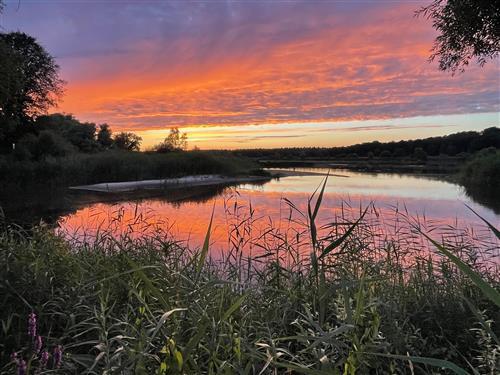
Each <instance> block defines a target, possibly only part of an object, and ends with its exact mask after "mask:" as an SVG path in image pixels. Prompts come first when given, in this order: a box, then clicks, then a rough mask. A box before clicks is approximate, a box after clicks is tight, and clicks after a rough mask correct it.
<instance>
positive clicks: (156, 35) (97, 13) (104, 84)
mask: <svg viewBox="0 0 500 375" xmlns="http://www.w3.org/2000/svg"><path fill="white" fill-rule="evenodd" d="M430 1H431V0H427V1H382V0H380V1H376V0H373V1H369V0H364V1H356V0H353V1H333V0H331V1H314V0H313V1H279V0H277V1H216V0H206V1H136V2H132V1H107V2H104V1H102V2H101V1H27V0H21V1H20V2H19V1H18V0H15V1H9V0H7V7H6V9H5V14H4V15H2V16H1V18H0V26H1V27H2V29H3V30H2V31H14V30H21V31H24V32H26V33H28V34H30V35H33V36H35V37H36V38H37V39H38V41H39V42H40V43H41V44H42V45H43V46H44V47H45V48H46V49H47V50H48V51H49V52H50V53H51V54H52V55H53V56H55V58H56V59H57V62H58V63H59V65H60V67H61V75H62V78H63V79H64V80H66V81H67V82H68V84H67V87H66V93H65V95H64V98H63V101H62V102H61V103H60V106H59V108H57V109H55V110H56V111H59V112H66V113H72V114H74V115H75V116H76V117H77V118H78V119H80V120H85V121H92V122H96V123H104V122H106V123H108V124H110V125H111V127H112V128H113V130H114V131H119V130H126V131H134V132H137V133H138V134H139V135H141V136H142V137H143V138H144V146H145V147H148V146H151V145H152V144H154V143H157V142H158V141H159V140H161V139H162V138H163V137H164V136H165V135H166V134H167V133H168V129H169V127H174V126H177V127H181V128H183V129H184V130H185V131H187V132H188V134H189V141H190V146H195V145H196V146H198V147H200V148H254V147H281V146H338V145H347V144H352V143H358V142H364V141H371V140H382V141H386V140H399V139H409V138H420V137H426V136H432V135H442V134H448V133H453V132H457V131H462V130H481V129H484V128H486V127H490V126H498V125H499V122H500V118H499V117H500V113H499V111H500V75H499V60H498V59H497V60H495V61H492V62H489V63H488V64H487V65H486V66H485V67H484V68H479V67H477V66H471V67H470V68H468V69H467V71H466V72H465V73H463V74H457V75H455V76H453V77H452V76H451V74H450V73H444V72H441V71H439V70H438V69H437V63H429V62H428V57H429V54H430V49H431V47H432V43H433V39H434V37H435V36H436V34H435V31H434V30H433V29H432V27H431V24H430V22H429V21H427V20H425V19H423V18H416V17H415V16H414V12H415V10H417V9H418V8H420V7H422V6H424V5H426V4H428V3H429V2H430Z"/></svg>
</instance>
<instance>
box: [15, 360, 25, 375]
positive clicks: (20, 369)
mask: <svg viewBox="0 0 500 375" xmlns="http://www.w3.org/2000/svg"><path fill="white" fill-rule="evenodd" d="M26 370H27V368H26V361H25V360H24V359H21V360H19V361H18V362H17V375H26Z"/></svg>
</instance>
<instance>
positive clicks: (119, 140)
mask: <svg viewBox="0 0 500 375" xmlns="http://www.w3.org/2000/svg"><path fill="white" fill-rule="evenodd" d="M141 141H142V138H141V137H139V136H138V135H137V134H134V133H128V132H121V133H118V134H116V135H115V137H114V138H113V145H114V146H115V147H116V148H118V149H120V150H126V151H139V149H140V147H141Z"/></svg>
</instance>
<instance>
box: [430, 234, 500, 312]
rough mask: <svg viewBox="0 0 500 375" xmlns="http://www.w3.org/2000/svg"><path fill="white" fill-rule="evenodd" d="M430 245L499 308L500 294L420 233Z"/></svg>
mask: <svg viewBox="0 0 500 375" xmlns="http://www.w3.org/2000/svg"><path fill="white" fill-rule="evenodd" d="M421 233H422V232H421ZM422 234H423V235H424V236H425V237H426V238H427V239H428V240H429V241H430V242H432V244H433V245H434V246H435V247H436V248H437V249H438V250H439V251H440V252H441V253H442V254H444V255H445V256H446V257H447V258H448V259H450V260H451V261H452V262H453V263H454V264H455V265H456V266H457V267H458V268H459V269H460V271H462V272H463V273H465V274H466V275H467V276H469V277H470V278H471V280H472V282H473V283H474V284H476V286H477V287H478V288H479V289H481V291H482V292H483V294H484V295H485V296H486V297H488V298H489V299H490V300H491V301H493V302H494V303H495V304H496V305H497V306H498V307H500V293H498V291H497V290H496V289H495V288H493V287H492V286H491V285H490V284H488V283H487V282H486V281H484V280H483V278H482V277H481V276H479V275H478V274H477V273H476V272H474V271H473V270H472V269H471V268H470V267H469V266H468V265H467V264H466V263H464V262H463V261H462V260H461V259H460V258H459V257H457V256H456V255H454V254H452V253H451V252H450V251H448V250H447V249H446V248H445V247H444V246H443V245H441V244H439V243H437V242H436V241H434V240H433V239H432V238H430V237H429V236H428V235H427V234H425V233H422Z"/></svg>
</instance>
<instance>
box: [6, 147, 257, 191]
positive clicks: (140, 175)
mask: <svg viewBox="0 0 500 375" xmlns="http://www.w3.org/2000/svg"><path fill="white" fill-rule="evenodd" d="M205 174H217V175H222V176H227V177H234V176H250V175H254V176H256V175H263V172H262V171H261V168H260V166H259V165H258V163H256V162H254V161H252V160H249V159H245V158H240V157H236V156H233V155H231V154H228V153H217V152H208V151H186V152H172V153H167V154H160V153H154V152H131V151H128V152H125V151H105V152H97V153H90V154H84V153H79V154H72V155H70V156H67V157H60V158H47V159H45V160H42V161H36V162H34V161H16V160H15V159H13V158H8V157H0V183H1V184H2V187H3V188H4V189H12V190H13V191H16V190H20V189H25V188H27V187H30V186H37V185H38V186H44V187H47V186H48V187H52V188H55V187H69V186H79V185H89V184H97V183H105V182H121V181H140V180H149V179H168V178H178V177H184V176H192V175H205Z"/></svg>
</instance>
